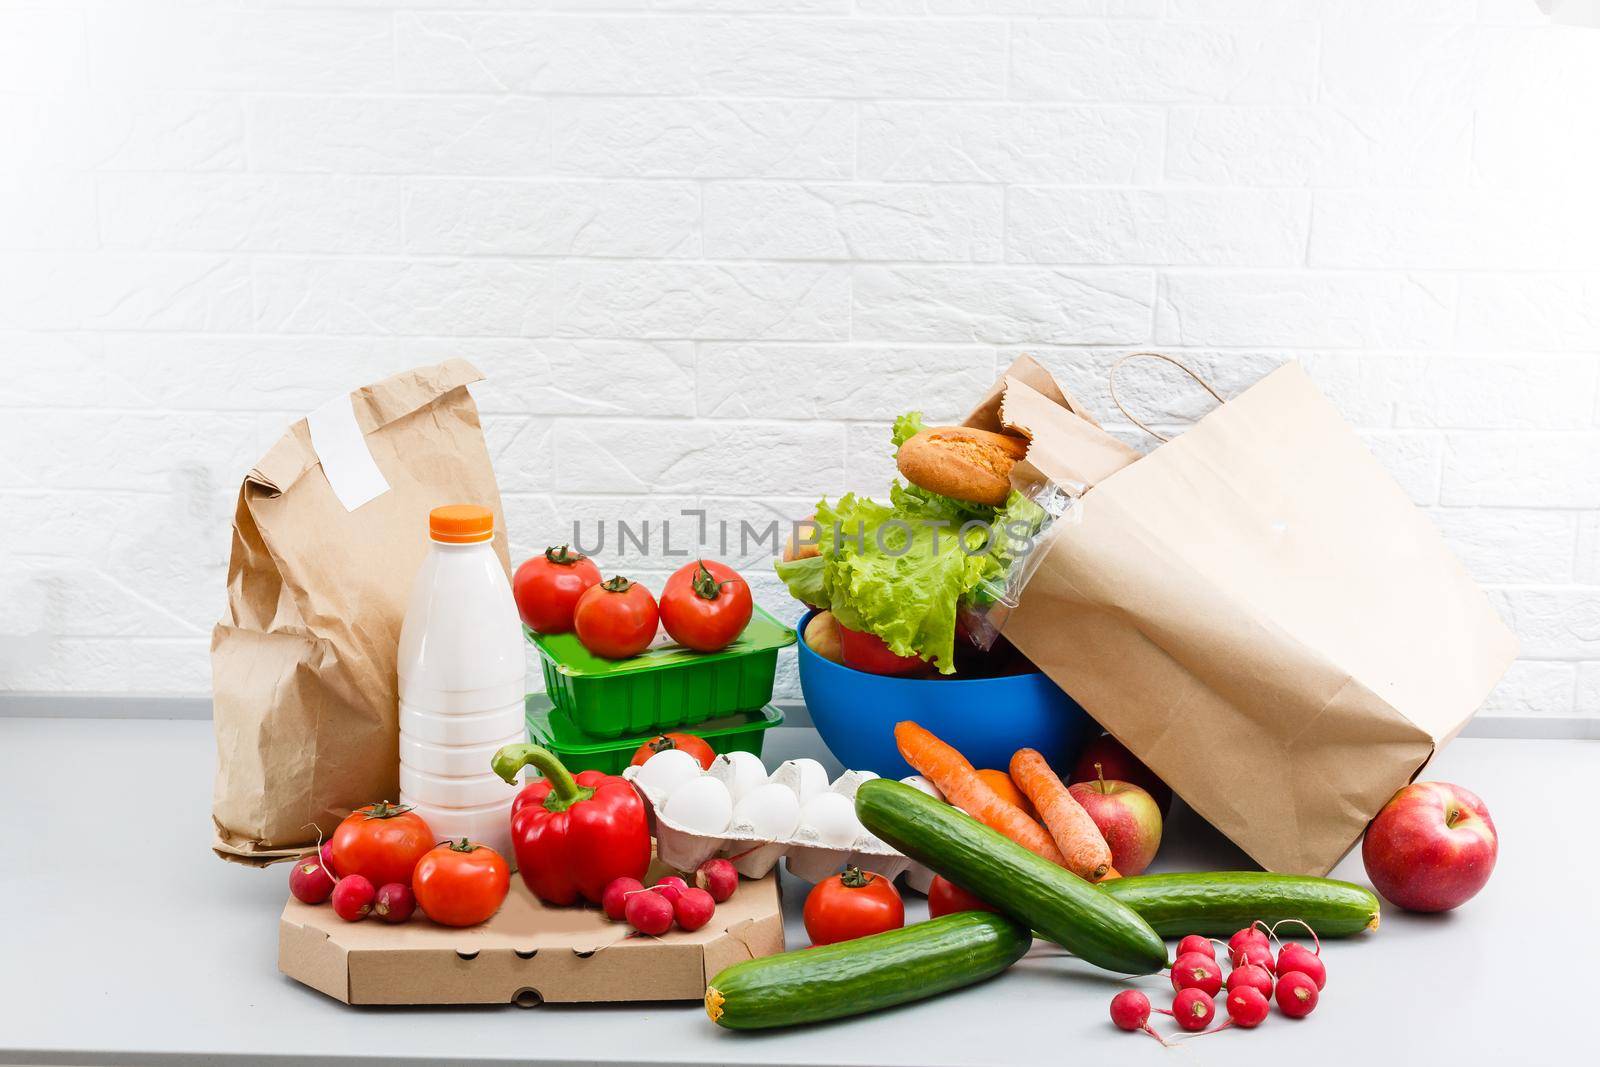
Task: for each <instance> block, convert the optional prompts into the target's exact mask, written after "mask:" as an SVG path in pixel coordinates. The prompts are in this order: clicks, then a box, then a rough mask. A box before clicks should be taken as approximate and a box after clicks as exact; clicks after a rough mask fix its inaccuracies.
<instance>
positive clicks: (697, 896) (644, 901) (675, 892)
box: [600, 859, 739, 937]
mask: <svg viewBox="0 0 1600 1067" xmlns="http://www.w3.org/2000/svg"><path fill="white" fill-rule="evenodd" d="M695 882H696V884H695V885H690V884H689V883H688V882H686V881H684V880H683V879H682V878H679V877H678V876H677V875H675V874H669V875H668V876H667V877H665V878H663V879H661V880H660V881H659V882H657V883H656V884H655V885H648V886H647V885H645V884H644V883H643V882H641V881H639V880H638V879H637V878H617V879H614V880H613V881H612V882H611V884H610V885H608V886H606V889H605V892H604V893H603V894H602V895H601V898H600V906H601V907H602V908H604V909H605V913H606V917H607V918H609V919H611V920H612V921H613V922H626V923H627V924H628V925H629V926H631V927H633V928H634V930H636V931H638V932H639V933H641V934H648V935H650V936H652V937H659V936H661V935H662V934H664V933H666V932H667V931H668V930H670V929H672V924H673V923H677V924H678V929H680V930H686V931H691V932H692V931H695V930H698V929H700V928H701V927H702V926H704V925H705V924H706V923H708V922H710V921H711V917H712V916H713V915H715V914H716V911H717V905H718V904H720V903H721V902H722V901H724V900H727V899H728V898H729V897H731V896H733V891H734V889H736V888H737V887H738V884H739V875H738V872H736V871H735V870H734V869H733V864H731V863H729V862H728V861H727V860H723V859H713V860H706V861H705V862H704V863H702V864H701V865H700V869H699V870H697V871H696V872H695ZM719 894H720V895H719Z"/></svg>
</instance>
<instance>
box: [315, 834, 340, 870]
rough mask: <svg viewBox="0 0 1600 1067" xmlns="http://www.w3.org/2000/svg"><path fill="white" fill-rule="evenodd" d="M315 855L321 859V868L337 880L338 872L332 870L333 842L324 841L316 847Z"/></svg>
mask: <svg viewBox="0 0 1600 1067" xmlns="http://www.w3.org/2000/svg"><path fill="white" fill-rule="evenodd" d="M317 855H318V856H320V857H322V866H323V867H324V868H326V869H327V872H328V873H329V874H331V875H333V876H334V877H335V878H338V877H339V872H338V871H336V870H334V868H333V842H332V841H324V842H323V843H322V844H321V845H319V846H318V847H317Z"/></svg>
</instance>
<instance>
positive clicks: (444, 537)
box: [399, 504, 527, 867]
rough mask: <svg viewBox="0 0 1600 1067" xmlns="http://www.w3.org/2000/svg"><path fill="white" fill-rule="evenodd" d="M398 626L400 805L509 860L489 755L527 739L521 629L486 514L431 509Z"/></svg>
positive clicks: (507, 828)
mask: <svg viewBox="0 0 1600 1067" xmlns="http://www.w3.org/2000/svg"><path fill="white" fill-rule="evenodd" d="M428 536H429V539H430V541H431V542H432V543H431V544H430V545H429V547H428V555H427V558H426V559H424V560H423V562H422V567H421V568H420V569H419V570H418V571H417V576H416V578H415V579H414V580H413V581H412V583H411V599H410V601H409V603H408V604H407V606H406V619H405V624H404V625H403V626H402V627H401V628H400V656H399V670H400V802H401V803H402V804H409V805H411V806H412V807H414V808H415V809H416V812H417V814H418V815H421V816H422V817H423V818H424V819H426V820H427V822H428V826H429V827H430V828H431V829H432V830H433V832H434V836H435V837H437V838H439V839H441V840H443V839H445V838H454V839H459V838H463V837H468V838H471V839H472V840H474V841H479V842H482V843H483V844H485V845H488V846H489V847H490V848H493V849H494V850H495V851H496V852H499V853H500V855H502V856H504V857H505V859H506V862H507V863H509V864H511V865H512V867H515V866H516V856H515V854H514V853H513V852H512V849H511V801H512V798H513V797H515V796H516V794H517V790H518V789H519V788H520V786H511V785H507V784H506V783H505V782H504V781H502V780H501V779H500V777H499V776H498V775H496V774H495V773H494V772H493V771H492V770H490V769H489V761H490V759H491V758H492V757H493V756H494V754H495V752H496V750H498V749H499V748H500V746H502V745H509V744H515V743H518V742H522V741H526V740H527V726H526V725H525V720H524V711H523V694H524V691H525V679H524V676H523V674H524V660H523V656H524V654H525V653H524V648H523V639H522V624H521V621H520V619H519V618H518V616H517V605H516V601H515V600H514V599H512V596H511V583H510V582H509V581H507V580H506V572H505V568H504V567H502V566H501V564H500V557H499V556H498V555H496V554H495V550H494V544H493V541H492V538H493V537H494V513H493V512H492V511H490V510H489V509H488V508H483V507H477V506H476V505H472V504H452V505H450V506H448V507H442V508H435V509H434V510H433V511H432V512H431V513H429V515H428Z"/></svg>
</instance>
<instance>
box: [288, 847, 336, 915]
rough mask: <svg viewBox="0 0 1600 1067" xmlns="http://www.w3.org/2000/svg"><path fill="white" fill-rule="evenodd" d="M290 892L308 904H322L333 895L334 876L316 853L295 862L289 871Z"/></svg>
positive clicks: (309, 853) (307, 854)
mask: <svg viewBox="0 0 1600 1067" xmlns="http://www.w3.org/2000/svg"><path fill="white" fill-rule="evenodd" d="M289 892H290V893H292V894H293V895H294V898H295V899H296V900H299V901H303V902H305V903H307V904H321V903H322V902H323V901H324V900H327V899H328V898H329V897H330V896H332V895H333V875H331V874H329V873H328V866H327V864H325V863H323V862H322V861H321V860H319V859H318V858H317V856H316V853H314V852H307V853H306V854H305V855H304V856H301V857H300V858H299V859H297V860H295V861H294V867H293V868H291V869H290V871H289Z"/></svg>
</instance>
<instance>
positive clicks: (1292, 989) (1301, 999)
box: [1278, 971, 1317, 1019]
mask: <svg viewBox="0 0 1600 1067" xmlns="http://www.w3.org/2000/svg"><path fill="white" fill-rule="evenodd" d="M1316 1007H1317V983H1316V982H1315V981H1313V980H1312V978H1311V976H1310V975H1308V974H1306V973H1305V972H1304V971H1290V972H1289V973H1288V974H1285V975H1283V976H1282V977H1280V978H1279V979H1278V1010H1279V1011H1281V1012H1283V1013H1284V1014H1285V1015H1287V1016H1288V1017H1289V1018H1291V1019H1304V1018H1305V1017H1306V1016H1307V1015H1310V1014H1311V1013H1312V1012H1313V1011H1314V1010H1316Z"/></svg>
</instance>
